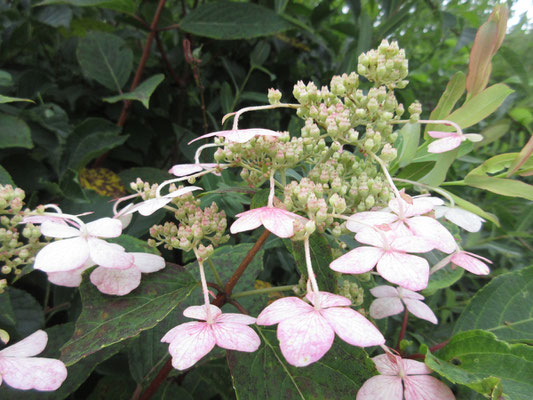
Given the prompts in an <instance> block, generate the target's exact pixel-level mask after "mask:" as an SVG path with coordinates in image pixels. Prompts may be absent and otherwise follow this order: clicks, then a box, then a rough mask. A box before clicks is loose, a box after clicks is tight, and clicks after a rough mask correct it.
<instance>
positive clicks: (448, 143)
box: [428, 136, 463, 153]
mask: <svg viewBox="0 0 533 400" xmlns="http://www.w3.org/2000/svg"><path fill="white" fill-rule="evenodd" d="M462 141H463V137H462V136H451V137H446V138H443V139H438V140H435V141H434V142H431V143H430V144H429V146H428V153H445V152H447V151H450V150H453V149H455V148H457V147H459V145H460V144H461V142H462Z"/></svg>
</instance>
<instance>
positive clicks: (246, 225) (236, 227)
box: [229, 208, 262, 234]
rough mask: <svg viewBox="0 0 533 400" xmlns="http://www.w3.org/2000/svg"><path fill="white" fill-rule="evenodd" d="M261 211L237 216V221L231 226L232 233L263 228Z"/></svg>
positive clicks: (250, 211) (256, 210) (252, 211)
mask: <svg viewBox="0 0 533 400" xmlns="http://www.w3.org/2000/svg"><path fill="white" fill-rule="evenodd" d="M258 210H259V209H257V208H256V209H254V210H249V211H245V212H243V213H240V214H237V215H236V216H237V220H236V221H235V222H234V223H233V224H232V225H231V226H230V228H229V230H230V232H231V233H233V234H236V233H239V232H244V231H251V230H253V229H256V228H258V227H260V226H261V224H262V222H261V217H260V214H261V212H260V211H259V212H258Z"/></svg>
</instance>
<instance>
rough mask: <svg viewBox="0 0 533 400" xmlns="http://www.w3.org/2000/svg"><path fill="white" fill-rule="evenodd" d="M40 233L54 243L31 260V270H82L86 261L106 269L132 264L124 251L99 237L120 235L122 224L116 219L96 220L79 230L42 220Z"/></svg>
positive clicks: (131, 257)
mask: <svg viewBox="0 0 533 400" xmlns="http://www.w3.org/2000/svg"><path fill="white" fill-rule="evenodd" d="M41 233H42V234H43V235H46V236H50V237H53V238H60V239H63V240H59V241H56V242H52V243H49V244H47V245H46V246H45V247H43V248H42V249H41V251H39V253H37V256H36V257H35V264H34V268H35V269H40V270H42V271H44V272H60V271H68V270H72V269H76V268H80V267H83V266H84V265H85V264H86V263H87V262H88V261H89V260H91V261H92V263H93V264H97V265H101V266H104V267H106V268H118V269H126V268H129V267H130V266H131V264H132V263H133V256H131V255H130V254H127V253H126V252H125V251H124V248H123V247H121V246H118V245H113V244H111V243H107V242H106V241H105V240H102V239H99V238H100V237H103V238H114V237H118V236H120V234H121V233H122V224H121V222H120V221H119V220H117V219H112V218H100V219H98V220H96V221H93V222H89V223H88V224H85V225H84V226H82V227H81V228H80V229H77V228H74V227H72V226H68V225H63V224H58V223H56V222H52V221H45V222H43V224H42V225H41Z"/></svg>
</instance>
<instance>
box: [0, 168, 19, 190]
mask: <svg viewBox="0 0 533 400" xmlns="http://www.w3.org/2000/svg"><path fill="white" fill-rule="evenodd" d="M0 185H11V186H16V185H15V182H13V178H11V175H9V172H7V171H6V169H5V168H4V167H2V166H1V165H0Z"/></svg>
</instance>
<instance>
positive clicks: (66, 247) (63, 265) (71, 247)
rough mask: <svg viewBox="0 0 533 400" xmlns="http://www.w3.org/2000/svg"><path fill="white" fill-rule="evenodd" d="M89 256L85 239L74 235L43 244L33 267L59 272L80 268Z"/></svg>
mask: <svg viewBox="0 0 533 400" xmlns="http://www.w3.org/2000/svg"><path fill="white" fill-rule="evenodd" d="M88 258H89V246H88V244H87V241H86V240H85V239H82V238H81V237H75V238H72V239H63V240H59V241H57V242H52V243H49V244H47V245H46V246H44V247H43V248H42V249H41V251H39V253H37V256H36V257H35V264H34V265H33V268H35V269H40V270H41V271H44V272H60V271H68V270H71V269H76V268H80V267H81V266H83V265H84V264H85V262H86V261H87V259H88Z"/></svg>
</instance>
